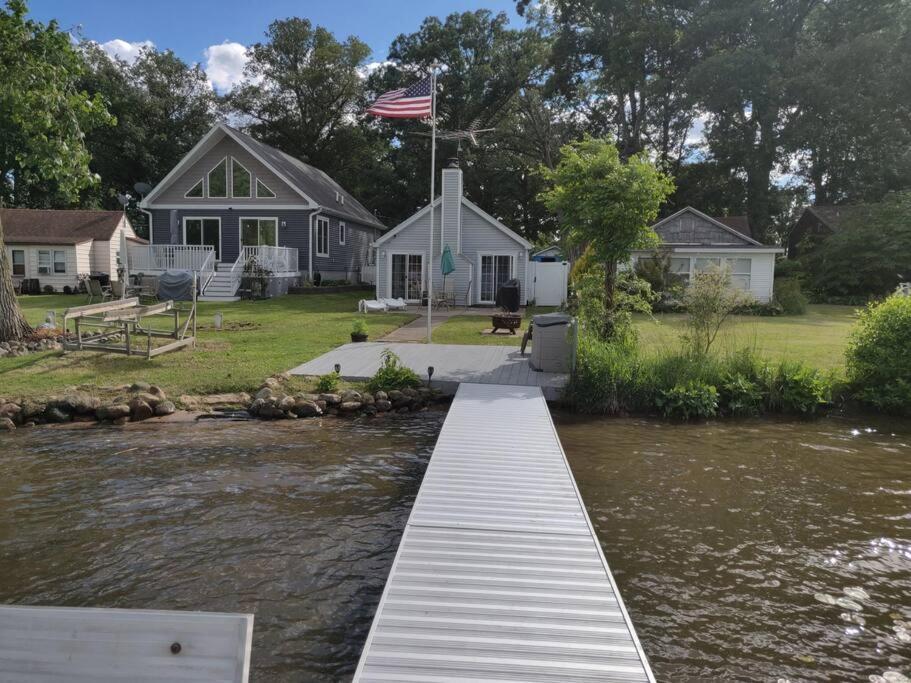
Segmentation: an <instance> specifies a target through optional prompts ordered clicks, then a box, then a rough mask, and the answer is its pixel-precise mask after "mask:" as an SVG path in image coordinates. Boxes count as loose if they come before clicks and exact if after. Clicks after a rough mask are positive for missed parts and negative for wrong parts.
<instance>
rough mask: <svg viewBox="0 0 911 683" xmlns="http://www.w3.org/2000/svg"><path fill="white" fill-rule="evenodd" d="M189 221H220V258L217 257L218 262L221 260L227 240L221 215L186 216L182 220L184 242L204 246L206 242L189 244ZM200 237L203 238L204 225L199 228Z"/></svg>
mask: <svg viewBox="0 0 911 683" xmlns="http://www.w3.org/2000/svg"><path fill="white" fill-rule="evenodd" d="M187 221H218V258H217V259H215V260H216V261H218V262H221V257H222V255H223V254H224V250H225V242H224V240H223V239H222V234H221V229H222V225H221V216H184V217H183V220H182V221H181V226H182V227H183V244H184V245H186V246H190V247H204V246H206V245H205V244H201V243H200V244H189V245H187ZM237 227H238V229H240V223H238V224H237ZM199 238H200V239H202V225H200V228H199Z"/></svg>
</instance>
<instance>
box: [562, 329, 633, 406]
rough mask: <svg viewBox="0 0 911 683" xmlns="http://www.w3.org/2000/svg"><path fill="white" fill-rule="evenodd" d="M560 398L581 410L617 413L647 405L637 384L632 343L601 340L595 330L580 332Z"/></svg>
mask: <svg viewBox="0 0 911 683" xmlns="http://www.w3.org/2000/svg"><path fill="white" fill-rule="evenodd" d="M563 399H564V401H565V403H566V404H567V405H568V406H570V407H571V408H573V409H574V410H576V411H578V412H580V413H602V414H606V415H617V414H619V413H625V412H627V411H630V410H634V409H637V408H642V409H645V408H647V407H648V406H646V405H643V404H644V402H643V401H642V396H641V390H640V387H639V359H638V357H637V355H636V352H635V347H634V346H631V345H628V344H624V343H623V342H620V341H610V342H606V341H602V340H601V339H599V338H597V336H596V335H594V334H582V335H580V336H579V346H578V349H577V351H576V367H575V371H574V372H573V374H572V376H571V377H570V380H569V384H567V386H566V390H565V391H564V392H563Z"/></svg>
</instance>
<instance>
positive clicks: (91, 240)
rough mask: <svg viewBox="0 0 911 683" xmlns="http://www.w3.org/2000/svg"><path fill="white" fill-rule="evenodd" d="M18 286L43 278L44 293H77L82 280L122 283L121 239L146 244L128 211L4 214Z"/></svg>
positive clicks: (12, 211) (16, 211) (1, 212)
mask: <svg viewBox="0 0 911 683" xmlns="http://www.w3.org/2000/svg"><path fill="white" fill-rule="evenodd" d="M0 221H2V223H3V239H4V242H5V243H6V253H7V256H8V257H9V259H10V263H11V264H12V268H13V280H14V282H15V281H21V280H24V279H26V278H29V279H31V278H37V280H38V282H39V285H40V287H41V288H42V289H43V288H44V287H46V286H48V285H50V286H51V287H53V288H54V289H55V290H57V291H60V290H62V289H63V288H64V287H65V286H70V287H75V286H76V285H77V283H78V278H77V276H78V275H99V274H106V275H109V276H110V277H111V279H113V280H116V279H117V265H118V262H117V259H118V256H119V251H120V236H121V234H122V233H126V237H127V239H128V240H130V241H131V242H135V243H143V244H145V243H146V242H145V240H143V239H141V238H139V237H137V236H136V232H135V231H134V230H133V226H132V225H130V219H129V218H127V216H126V214H124V213H123V212H122V211H83V210H56V209H0Z"/></svg>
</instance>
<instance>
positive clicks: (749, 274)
mask: <svg viewBox="0 0 911 683" xmlns="http://www.w3.org/2000/svg"><path fill="white" fill-rule="evenodd" d="M734 261H746V262H747V263H748V264H749V266H750V268H749V270H747V271H745V272H742V273H738V272H737V271H735V270H734V266H733V262H734ZM724 264H725V265H726V266H727V267H728V268H729V269H730V274H731V282H732V284H733V281H734V278H745V281H746V286H745V287H737V285H734V286H735V287H737V289H743V291H745V292H749V291H751V287H752V286H753V258H752V257H751V256H725V257H724Z"/></svg>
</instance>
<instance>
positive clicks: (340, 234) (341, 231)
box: [338, 221, 348, 247]
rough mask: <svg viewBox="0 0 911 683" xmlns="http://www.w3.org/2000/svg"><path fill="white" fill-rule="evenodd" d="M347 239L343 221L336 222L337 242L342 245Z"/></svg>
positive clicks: (346, 229) (346, 227)
mask: <svg viewBox="0 0 911 683" xmlns="http://www.w3.org/2000/svg"><path fill="white" fill-rule="evenodd" d="M347 239H348V226H347V225H345V221H339V222H338V243H339V246H342V247H344V246H345V241H346V240H347Z"/></svg>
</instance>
